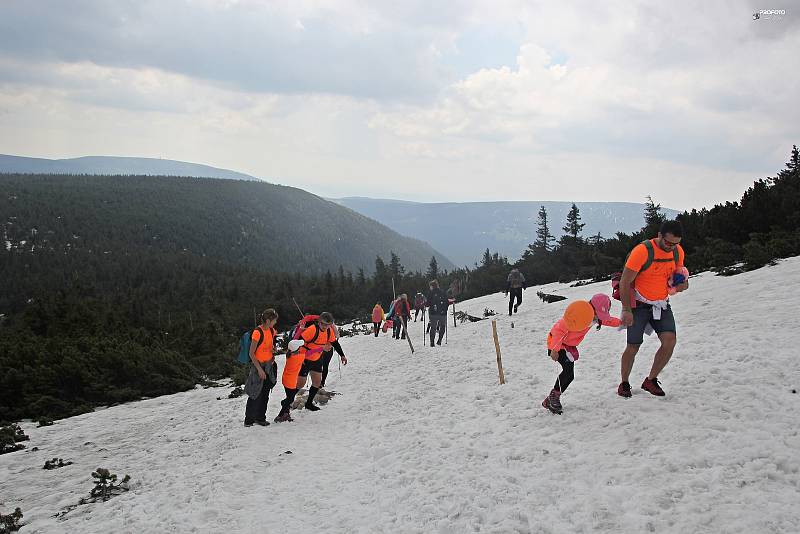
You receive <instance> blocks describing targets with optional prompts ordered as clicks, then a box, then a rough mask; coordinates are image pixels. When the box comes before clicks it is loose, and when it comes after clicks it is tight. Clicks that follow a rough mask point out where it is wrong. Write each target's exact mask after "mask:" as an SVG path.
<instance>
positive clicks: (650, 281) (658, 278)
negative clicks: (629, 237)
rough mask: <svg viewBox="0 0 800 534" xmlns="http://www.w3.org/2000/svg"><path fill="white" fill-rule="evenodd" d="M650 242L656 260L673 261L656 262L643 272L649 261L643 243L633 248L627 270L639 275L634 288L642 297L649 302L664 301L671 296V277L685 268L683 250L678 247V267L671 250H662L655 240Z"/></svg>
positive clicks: (626, 265) (626, 266) (626, 264)
mask: <svg viewBox="0 0 800 534" xmlns="http://www.w3.org/2000/svg"><path fill="white" fill-rule="evenodd" d="M650 241H651V242H652V243H653V259H654V260H659V259H665V260H671V261H665V262H657V261H654V262H653V263H651V264H650V267H648V268H647V270H646V271H642V267H643V266H644V263H645V262H646V261H647V248H646V247H645V246H644V245H643V244H642V243H639V244H638V245H636V246H635V247H633V250H632V251H631V254H630V256H628V261H626V262H625V268H626V269H630V270H631V271H636V272H637V273H639V274H638V275H637V276H636V280H635V281H634V287H635V288H636V291H638V292H639V294H640V295H641V296H643V297H644V298H646V299H647V300H654V301H655V300H664V299H666V298H667V295H668V294H669V293H668V292H667V281H668V280H669V277H670V276H671V275H672V273H674V272H675V270H676V269H678V268H680V267H683V257H684V254H683V248H681V246H680V245H678V265H675V261H674V257H673V256H674V255H673V253H672V251H671V250H670V251H669V252H667V251H664V250H661V249H660V248H659V247H658V245H657V244H656V240H655V239H651V240H650ZM640 271H642V272H640Z"/></svg>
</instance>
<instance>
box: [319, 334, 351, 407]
mask: <svg viewBox="0 0 800 534" xmlns="http://www.w3.org/2000/svg"><path fill="white" fill-rule="evenodd" d="M331 324H332V326H333V333H334V335H335V336H336V339H339V327H338V326H336V323H331ZM337 343H338V342H337ZM339 355H340V356H344V354H341V353H340V354H339ZM331 358H333V346H331V348H329V349H327V350H323V351H322V381H321V382H320V384H319V390H320V391H322V388H324V387H325V379H326V378H328V367H329V366H330V364H331ZM345 360H346V358H345ZM312 379H313V377H312ZM312 411H313V410H312Z"/></svg>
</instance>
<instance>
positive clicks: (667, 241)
mask: <svg viewBox="0 0 800 534" xmlns="http://www.w3.org/2000/svg"><path fill="white" fill-rule="evenodd" d="M661 240H662V241H663V242H664V244H665V245H666V246H668V247H677V246H678V245H680V244H681V243H680V241H678V242H677V243H674V242H672V241H670V240H669V239H664V238H663V237H662V238H661Z"/></svg>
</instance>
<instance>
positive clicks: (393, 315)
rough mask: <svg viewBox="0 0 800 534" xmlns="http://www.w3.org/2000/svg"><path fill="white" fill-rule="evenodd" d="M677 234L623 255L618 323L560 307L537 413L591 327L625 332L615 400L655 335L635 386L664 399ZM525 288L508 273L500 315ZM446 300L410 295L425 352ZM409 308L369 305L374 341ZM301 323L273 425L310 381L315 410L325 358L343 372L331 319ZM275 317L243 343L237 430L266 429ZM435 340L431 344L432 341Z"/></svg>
mask: <svg viewBox="0 0 800 534" xmlns="http://www.w3.org/2000/svg"><path fill="white" fill-rule="evenodd" d="M682 235H683V230H682V227H681V224H680V222H679V221H665V222H664V223H663V224H662V225H661V227H660V230H659V233H658V236H657V237H656V238H654V239H650V240H647V241H644V242H642V243H640V244H638V245H636V246H635V247H634V248H633V250H631V252H630V254H629V255H628V257H627V259H626V261H625V266H624V268H623V271H622V273H621V274H620V276H619V277H617V278H614V279H613V281H612V293H613V295H614V297H615V298H618V299H619V300H620V301H621V302H622V313H621V315H620V317H619V318H617V317H612V316H611V313H610V310H611V298H609V296H608V295H607V294H604V293H598V294H595V295H594V296H592V297H591V299H589V300H588V301H582V300H578V301H574V302H572V303H570V305H569V306H567V309H566V311H565V312H564V316H563V317H562V318H560V319H559V320H558V321H556V323H555V324H554V325H553V327H552V328H551V329H550V332H549V333H548V336H547V354H548V356H549V357H550V358H551V359H552V360H553V361H555V362H558V364H559V365H560V366H561V372H560V374H559V375H558V377H557V378H556V381H555V384H554V385H553V388H552V389H551V391H550V393H549V394H548V395H547V397H546V398H545V399H544V400H543V401H542V406H543V407H545V408H547V409H548V410H550V411H552V412H554V413H557V414H560V413H562V410H563V407H562V404H561V395H562V394H563V392H564V391H565V390H566V389H567V388H568V387H569V385H570V384H571V383H572V381H573V379H574V377H575V374H574V368H575V362H576V361H577V360H578V358H579V356H580V354H579V352H578V345H579V344H580V343H581V342H582V341H583V339H584V338H585V336H586V334H587V333H588V332H589V330H590V329H591V328H592V327H593V326H595V325H596V328H597V329H598V330H599V329H600V328H601V327H602V326H608V327H614V328H619V329H623V328H624V329H626V330H627V333H626V335H627V344H626V347H625V350H624V351H623V353H622V357H621V366H620V368H621V369H620V370H621V373H620V375H621V381H620V384H619V386H618V387H617V394H618V395H619V396H621V397H625V398H629V397H631V396H632V393H631V385H630V382H629V381H628V380H629V377H630V373H631V370H632V368H633V362H634V359H635V357H636V354H637V352H638V351H639V347H640V346H641V344H642V342H643V340H644V334H645V333H647V334H648V335H650V334H651V333H652V332H655V333H656V334H657V335H658V338H659V340H660V346H659V348H658V350H657V351H656V354H655V358H654V361H653V364H652V367H651V369H650V372H649V373H648V375H647V377H646V378H645V379H644V381H643V382H642V386H641V387H642V389H643V390H645V391H647V392H649V393H650V394H652V395H656V396H664V394H665V393H664V390H663V389H662V388H661V384H660V382H659V380H658V375H659V374H660V373H661V371H662V370H663V369H664V367H665V366H666V365H667V363H668V362H669V360H670V358H671V357H672V353H673V351H674V349H675V344H676V339H677V338H676V326H675V318H674V315H673V313H672V307H671V306H670V303H669V296H670V295H671V294H675V293H678V292H682V291H685V290H686V289H687V288H688V286H689V283H688V274H689V273H688V271H686V268H685V267H684V252H683V249H682V248H681V246H680V242H681V239H682ZM526 287H527V284H526V281H525V277H524V275H523V274H522V273H521V272H520V271H519V270H518V269H512V271H511V272H510V273H509V275H508V278H507V281H506V288H505V292H506V293H507V294H508V295H509V302H508V314H509V315H512V314H513V313H517V311H518V308H519V306H520V305H521V304H522V292H523V290H524V289H525V288H526ZM451 303H452V300H451V299H450V298H449V297H448V294H447V293H446V292H445V291H443V290H442V289H441V288H440V287H439V282H438V281H437V280H431V281H430V283H429V291H428V292H427V293H426V294H422V293H417V295H416V296H415V299H414V305H413V310H414V321H415V322H416V321H417V319H418V317H419V316H420V314H421V315H422V320H423V321H425V314H426V308H427V312H428V314H427V315H428V322H429V328H428V329H427V332H426V333H427V334H428V335H429V342H430V346H431V347H434V346H436V345H441V344H442V339H443V337H444V336H445V335H446V332H447V312H448V308H449V306H450V304H451ZM411 311H412V305H411V303H410V302H409V299H408V295H407V294H405V293H403V294H401V295H400V296H399V297H397V298H396V299H394V300H393V301H392V302H391V304H390V307H389V311H388V313H384V310H383V307H382V306H381V303H380V302H378V303H376V304H375V307H374V308H373V310H372V327H373V334H374V336H375V337H377V336H378V334H379V332H380V331H381V325H382V324H383V325H384V331H386V326H388V324H389V323H390V322H391V325H392V337H393V338H394V339H405V338H406V336H407V335H408V323H409V322H410V321H411V315H412V314H411ZM313 317H314V319H313V320H312V321H310V322H309V323H308V324H305V325H303V328H302V329H298V331H297V333H296V335H295V336H294V337H295V339H292V340H291V341H289V343H288V348H287V359H286V364H285V366H284V368H283V375H282V377H281V383H282V384H283V387H284V391H285V398H284V399H283V400H282V401H281V410H280V413H279V414H278V416H277V417H275V422H285V421H292V417H291V415H290V409H291V406H292V404H293V402H294V400H295V396H296V395H297V393H298V391H299V390H300V389H301V388H303V387H304V386H305V385H306V382H307V381H308V376H309V375H311V386H310V387H309V390H308V397H307V399H306V401H305V408H306V409H307V410H309V411H317V410H319V407H318V406H317V405H316V404H314V398H315V397H316V395H317V393H318V392H319V391H320V389H321V388H322V387H324V386H325V379H326V377H327V375H328V365H329V363H330V361H331V359H332V357H333V352H334V351H336V353H337V354H338V355H339V358H340V359H341V362H342V364H343V365H347V357H346V356H345V354H344V352H343V350H342V347H341V345H340V344H339V341H338V338H339V332H338V329H337V328H336V325H335V324H334V319H333V316H332V315H331V314H330V313H329V312H323V313H322V314H320V315H319V316H318V317H317V316H313ZM277 320H278V314H277V312H276V311H275V310H274V309H272V308H269V309H266V310H264V312H262V313H261V324H260V325H259V326H258V327H257V328H256V329H255V330H253V332H252V334H251V338H250V349H249V356H250V361H251V363H252V365H251V368H250V373H249V375H248V377H247V382H246V383H245V392H246V393H247V394H248V400H247V405H246V407H245V419H244V425H245V426H252V425H254V424H257V425H262V426H267V425H269V422H268V421H267V420H266V410H267V402H268V401H269V395H270V391H271V390H272V388H273V387H274V386H275V385H276V384H277V373H278V366H277V364H276V363H275V358H274V355H273V346H274V342H275V336H276V332H275V324H276V322H277ZM437 335H438V338H437Z"/></svg>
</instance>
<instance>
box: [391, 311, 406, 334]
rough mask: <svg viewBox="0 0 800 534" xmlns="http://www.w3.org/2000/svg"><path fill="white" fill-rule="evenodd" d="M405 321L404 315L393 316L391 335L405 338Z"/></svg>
mask: <svg viewBox="0 0 800 534" xmlns="http://www.w3.org/2000/svg"><path fill="white" fill-rule="evenodd" d="M406 321H407V319H406V318H405V317H399V316H395V318H394V321H393V322H392V337H395V338H397V339H401V338H402V339H405V338H406Z"/></svg>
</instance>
